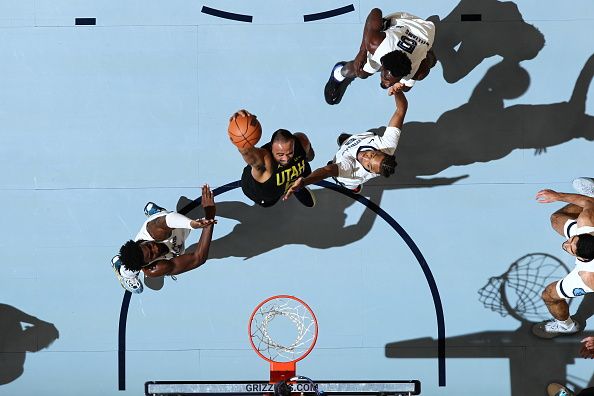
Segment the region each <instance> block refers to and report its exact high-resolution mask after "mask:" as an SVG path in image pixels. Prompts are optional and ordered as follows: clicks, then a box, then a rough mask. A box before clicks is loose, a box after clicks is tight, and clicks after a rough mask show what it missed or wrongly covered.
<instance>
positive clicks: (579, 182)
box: [572, 177, 594, 198]
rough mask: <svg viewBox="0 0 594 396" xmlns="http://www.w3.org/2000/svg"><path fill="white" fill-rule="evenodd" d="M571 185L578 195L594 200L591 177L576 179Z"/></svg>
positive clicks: (593, 181)
mask: <svg viewBox="0 0 594 396" xmlns="http://www.w3.org/2000/svg"><path fill="white" fill-rule="evenodd" d="M572 184H573V189H574V190H575V191H577V192H578V193H580V194H582V195H587V196H588V197H593V198H594V179H592V178H591V177H578V178H577V179H574V180H573V183H572Z"/></svg>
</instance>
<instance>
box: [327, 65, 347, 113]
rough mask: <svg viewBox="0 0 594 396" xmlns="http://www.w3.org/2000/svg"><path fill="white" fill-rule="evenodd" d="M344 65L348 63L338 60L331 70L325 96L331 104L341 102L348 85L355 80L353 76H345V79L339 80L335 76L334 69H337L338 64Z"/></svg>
mask: <svg viewBox="0 0 594 396" xmlns="http://www.w3.org/2000/svg"><path fill="white" fill-rule="evenodd" d="M344 65H346V62H344V61H342V62H338V63H337V64H335V65H334V67H333V68H332V71H331V72H330V78H329V79H328V82H327V83H326V86H325V87H324V98H325V99H326V103H328V104H329V105H335V104H339V103H340V100H341V99H342V96H343V95H344V92H345V91H346V89H347V87H348V86H349V84H350V83H351V82H353V80H354V78H353V77H345V79H344V80H342V81H340V82H339V81H338V80H337V79H335V78H334V69H336V68H337V67H338V66H344Z"/></svg>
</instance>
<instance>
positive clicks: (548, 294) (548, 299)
mask: <svg viewBox="0 0 594 396" xmlns="http://www.w3.org/2000/svg"><path fill="white" fill-rule="evenodd" d="M556 287H557V282H553V283H551V284H549V285H548V286H547V287H545V289H544V290H543V292H542V294H541V297H542V299H543V301H544V302H545V303H554V302H557V301H559V300H561V298H559V296H558V295H557V290H556Z"/></svg>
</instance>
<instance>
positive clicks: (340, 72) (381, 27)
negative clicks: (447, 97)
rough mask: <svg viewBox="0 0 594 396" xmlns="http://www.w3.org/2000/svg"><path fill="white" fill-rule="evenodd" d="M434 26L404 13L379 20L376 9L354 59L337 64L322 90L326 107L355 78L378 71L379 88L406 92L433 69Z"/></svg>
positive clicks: (378, 13)
mask: <svg viewBox="0 0 594 396" xmlns="http://www.w3.org/2000/svg"><path fill="white" fill-rule="evenodd" d="M434 37H435V25H434V24H433V22H430V21H426V20H424V19H421V18H419V17H416V16H414V15H411V14H408V13H406V12H398V13H394V14H390V15H388V16H386V17H382V11H381V10H380V9H379V8H374V9H373V10H371V12H370V13H369V15H368V16H367V20H366V21H365V27H364V29H363V40H362V42H361V47H360V49H359V52H358V53H357V55H356V56H355V59H354V60H352V61H350V62H338V63H337V64H336V65H334V67H333V68H332V73H331V74H330V78H329V80H328V82H327V83H326V86H325V88H324V98H325V99H326V102H327V103H328V104H331V105H333V104H338V103H340V100H341V99H342V96H343V95H344V92H345V91H346V89H347V87H348V85H349V84H350V83H351V82H352V81H353V80H354V79H355V78H356V77H359V78H367V77H369V76H370V75H372V74H373V73H375V72H378V71H381V83H380V85H381V87H382V88H384V89H387V90H388V94H389V95H392V94H393V93H394V92H395V91H396V90H399V89H401V90H403V91H405V92H406V91H408V90H410V89H411V88H412V86H413V85H414V83H415V81H418V80H422V79H424V78H425V77H427V75H428V74H429V71H430V69H431V68H432V67H433V66H435V63H436V58H435V54H434V53H433V51H431V47H432V46H433V39H434Z"/></svg>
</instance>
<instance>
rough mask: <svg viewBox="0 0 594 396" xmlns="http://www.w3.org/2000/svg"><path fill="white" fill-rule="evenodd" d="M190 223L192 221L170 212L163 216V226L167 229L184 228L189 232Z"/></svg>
mask: <svg viewBox="0 0 594 396" xmlns="http://www.w3.org/2000/svg"><path fill="white" fill-rule="evenodd" d="M191 221H192V220H190V219H189V218H187V217H186V216H184V215H182V214H179V213H177V212H171V213H167V214H166V215H165V224H167V227H169V228H186V229H190V230H191V229H192V227H191V226H190V222H191Z"/></svg>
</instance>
